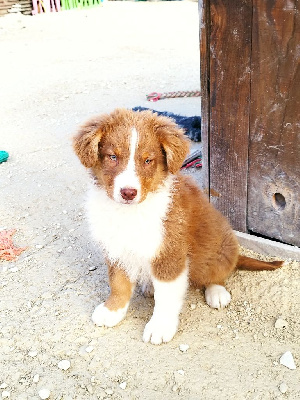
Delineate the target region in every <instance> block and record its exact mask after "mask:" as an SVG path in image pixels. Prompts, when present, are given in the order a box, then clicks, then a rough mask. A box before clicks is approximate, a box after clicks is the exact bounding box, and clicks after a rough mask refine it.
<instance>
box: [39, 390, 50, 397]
mask: <svg viewBox="0 0 300 400" xmlns="http://www.w3.org/2000/svg"><path fill="white" fill-rule="evenodd" d="M39 396H40V398H41V399H42V400H46V399H48V398H49V396H50V390H49V389H41V390H40V391H39Z"/></svg>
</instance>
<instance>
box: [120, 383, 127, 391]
mask: <svg viewBox="0 0 300 400" xmlns="http://www.w3.org/2000/svg"><path fill="white" fill-rule="evenodd" d="M119 386H120V388H121V389H123V390H125V389H126V386H127V383H126V382H122V383H120V385H119Z"/></svg>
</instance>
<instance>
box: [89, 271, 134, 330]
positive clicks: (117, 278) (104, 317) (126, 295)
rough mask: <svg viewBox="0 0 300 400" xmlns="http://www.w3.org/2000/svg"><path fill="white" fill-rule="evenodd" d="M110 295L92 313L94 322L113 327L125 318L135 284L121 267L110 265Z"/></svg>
mask: <svg viewBox="0 0 300 400" xmlns="http://www.w3.org/2000/svg"><path fill="white" fill-rule="evenodd" d="M108 272H109V285H110V290H111V292H110V295H109V297H108V299H107V300H106V302H105V303H101V304H99V305H98V306H97V307H96V308H95V310H94V312H93V315H92V320H93V322H94V323H95V324H96V325H98V326H107V327H113V326H115V325H117V324H118V323H119V322H120V321H122V319H124V317H125V315H126V313H127V309H128V306H129V301H130V298H131V295H132V292H133V289H134V284H132V282H130V280H129V278H128V277H127V275H126V274H125V272H124V271H122V270H121V269H119V268H117V267H114V266H109V269H108Z"/></svg>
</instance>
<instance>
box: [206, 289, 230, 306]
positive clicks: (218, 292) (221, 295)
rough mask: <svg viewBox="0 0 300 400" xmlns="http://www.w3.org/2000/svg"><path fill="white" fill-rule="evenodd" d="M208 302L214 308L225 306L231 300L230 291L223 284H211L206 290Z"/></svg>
mask: <svg viewBox="0 0 300 400" xmlns="http://www.w3.org/2000/svg"><path fill="white" fill-rule="evenodd" d="M205 300H206V303H207V304H208V305H209V306H210V307H212V308H218V309H219V308H224V307H226V306H228V304H229V303H230V300H231V296H230V293H229V292H227V290H226V289H225V288H224V286H221V285H210V286H208V287H207V288H206V290H205Z"/></svg>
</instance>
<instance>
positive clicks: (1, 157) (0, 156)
mask: <svg viewBox="0 0 300 400" xmlns="http://www.w3.org/2000/svg"><path fill="white" fill-rule="evenodd" d="M8 157H9V154H8V152H7V151H3V150H0V164H1V163H3V162H5V161H7V159H8Z"/></svg>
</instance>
